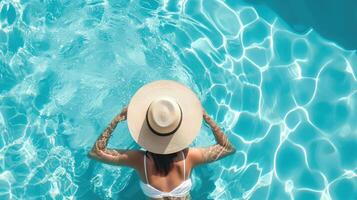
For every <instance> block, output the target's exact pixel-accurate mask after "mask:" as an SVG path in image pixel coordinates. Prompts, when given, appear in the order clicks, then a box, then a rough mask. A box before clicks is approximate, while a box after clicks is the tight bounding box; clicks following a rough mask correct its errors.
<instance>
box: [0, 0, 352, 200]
mask: <svg viewBox="0 0 357 200" xmlns="http://www.w3.org/2000/svg"><path fill="white" fill-rule="evenodd" d="M0 5H1V6H0V8H1V9H0V21H1V30H0V59H1V66H0V100H1V101H0V132H1V137H0V199H73V198H75V199H129V198H133V197H135V199H143V198H144V196H143V194H142V192H141V191H140V189H139V187H138V186H139V182H138V181H139V179H138V176H137V175H136V174H135V173H133V170H131V169H129V168H124V167H113V166H109V165H105V164H102V163H98V162H96V161H93V160H89V159H88V158H87V156H86V155H87V152H88V151H89V148H90V147H91V145H92V144H93V143H94V141H95V139H96V138H97V137H98V136H99V134H100V133H101V131H102V130H103V129H104V128H105V127H106V125H107V124H108V123H109V122H110V120H111V119H112V118H113V117H114V116H115V115H116V114H117V113H118V112H119V111H120V110H121V108H122V106H123V105H125V104H126V103H128V102H129V100H130V97H131V96H132V95H133V93H134V92H135V91H136V90H137V89H138V88H139V87H141V86H142V85H143V84H145V83H148V82H150V81H153V80H158V79H171V80H176V81H180V82H182V83H185V84H186V85H188V86H189V87H191V88H192V89H193V90H194V91H195V92H196V93H197V94H198V96H199V98H200V99H201V101H202V103H203V105H204V107H205V108H206V110H207V111H208V113H210V114H211V115H212V116H214V118H215V119H216V120H217V122H218V123H220V124H221V125H222V127H223V129H224V130H225V132H226V134H227V135H228V137H229V138H230V139H231V140H232V142H233V144H234V145H235V146H236V148H237V149H238V151H237V153H236V154H234V155H233V156H230V157H227V158H225V159H223V160H221V161H219V162H215V163H212V164H209V165H206V166H202V167H199V168H197V169H195V171H194V172H193V175H192V179H193V184H194V188H193V191H192V192H191V195H192V198H193V199H274V200H275V199H283V200H284V199H296V200H300V199H304V200H306V199H308V200H314V199H324V200H327V199H343V200H345V199H357V175H356V173H357V131H356V130H357V129H356V128H357V123H356V121H357V111H356V109H357V93H356V89H357V81H356V76H357V54H356V51H353V50H345V49H343V48H342V47H340V46H339V45H337V44H335V43H333V42H331V41H328V40H326V39H324V38H322V37H321V36H320V35H319V34H318V33H317V32H316V31H315V30H313V29H309V30H307V31H306V32H304V33H300V32H299V33H298V32H296V31H294V30H293V29H292V28H291V27H290V26H288V25H287V24H286V23H285V22H284V21H283V20H282V19H281V18H280V16H279V15H277V14H276V13H275V12H273V11H272V10H270V9H269V8H267V7H266V8H264V9H262V8H261V7H259V6H255V5H253V4H248V3H246V2H243V1H237V2H235V1H226V2H223V1H214V0H209V1H208V0H207V1H204V3H203V0H201V1H196V0H192V1H175V0H173V1H168V0H165V1H149V0H147V1H139V0H133V1H130V2H129V1H124V0H123V1H118V0H105V1H104V0H102V1H101V0H87V1H82V0H80V1H70V0H51V1H35V0H34V1H27V0H21V1H9V0H4V1H1V2H0ZM213 142H214V138H213V136H212V135H211V134H210V132H209V130H208V129H207V128H205V127H204V128H203V129H202V132H201V133H200V135H199V137H198V138H197V139H196V140H195V141H194V143H193V144H192V146H205V145H210V144H213ZM109 146H110V147H117V148H138V146H137V145H136V144H135V143H134V142H133V140H132V139H131V138H130V135H129V133H128V130H127V125H126V124H125V123H124V124H120V125H119V126H118V128H117V130H116V131H115V133H114V136H113V137H112V139H111V141H110V143H109Z"/></svg>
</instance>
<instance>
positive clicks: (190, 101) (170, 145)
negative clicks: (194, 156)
mask: <svg viewBox="0 0 357 200" xmlns="http://www.w3.org/2000/svg"><path fill="white" fill-rule="evenodd" d="M127 122H128V128H129V131H130V134H131V136H132V137H133V139H134V140H135V141H136V142H137V143H138V144H139V145H140V146H142V147H143V148H144V149H146V150H148V151H150V152H153V153H158V154H170V153H174V152H177V151H180V150H182V149H184V148H186V147H187V146H189V145H190V144H191V142H192V141H193V140H194V139H195V137H196V136H197V134H198V133H199V131H200V128H201V125H202V106H201V102H200V101H199V99H198V98H197V96H196V95H195V93H194V92H192V91H191V90H190V89H189V88H187V87H186V86H184V85H182V84H180V83H178V82H175V81H170V80H159V81H154V82H151V83H148V84H146V85H144V86H143V87H141V88H140V89H139V90H138V91H137V92H136V93H135V95H134V96H133V97H132V99H131V101H130V103H129V106H128V113H127Z"/></svg>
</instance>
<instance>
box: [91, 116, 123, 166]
mask: <svg viewBox="0 0 357 200" xmlns="http://www.w3.org/2000/svg"><path fill="white" fill-rule="evenodd" d="M122 120H123V117H122V116H120V115H118V116H116V117H115V118H114V119H113V120H112V121H111V122H110V124H109V125H108V127H107V128H105V130H104V131H103V133H102V134H101V135H100V136H99V137H98V139H97V140H96V142H95V144H94V145H93V147H92V150H91V152H92V153H93V154H96V155H98V156H105V157H106V159H109V160H108V161H109V162H110V161H112V162H115V161H116V159H119V156H120V153H119V152H118V151H117V150H114V149H107V145H108V141H109V139H110V137H111V136H112V133H113V131H114V129H115V128H116V126H117V125H118V123H119V122H120V121H122Z"/></svg>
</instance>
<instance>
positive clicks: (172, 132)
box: [146, 106, 182, 136]
mask: <svg viewBox="0 0 357 200" xmlns="http://www.w3.org/2000/svg"><path fill="white" fill-rule="evenodd" d="M179 108H180V113H181V115H180V121H179V123H178V125H177V127H176V128H175V129H174V130H172V131H170V132H168V133H160V132H157V131H156V130H155V129H153V128H152V127H151V125H150V122H149V120H148V114H149V109H147V111H146V123H147V124H148V126H149V129H150V131H151V132H153V133H154V134H156V135H158V136H168V135H172V134H174V133H175V132H176V131H177V129H179V128H180V125H181V122H182V110H181V107H180V106H179Z"/></svg>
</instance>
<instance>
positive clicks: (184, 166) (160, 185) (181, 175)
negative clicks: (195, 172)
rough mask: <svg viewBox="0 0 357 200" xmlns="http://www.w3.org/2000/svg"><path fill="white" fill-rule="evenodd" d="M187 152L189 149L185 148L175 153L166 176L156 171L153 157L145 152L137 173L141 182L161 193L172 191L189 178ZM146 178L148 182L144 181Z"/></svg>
mask: <svg viewBox="0 0 357 200" xmlns="http://www.w3.org/2000/svg"><path fill="white" fill-rule="evenodd" d="M188 150H189V149H188V148H186V149H185V150H182V151H180V152H178V153H177V155H176V156H175V158H174V160H173V163H172V167H171V169H170V171H169V172H168V174H167V175H163V174H162V173H161V172H160V171H159V170H157V169H156V167H155V163H154V159H153V156H152V154H151V153H150V152H147V154H146V155H145V153H144V154H143V161H142V163H143V164H142V168H141V169H140V171H139V175H140V177H141V180H145V183H146V184H149V185H151V186H152V187H154V188H156V189H158V190H160V191H162V192H170V191H172V190H173V189H175V188H176V187H177V186H179V185H180V184H181V183H182V182H184V181H185V180H186V179H189V178H190V174H191V165H190V163H189V162H188V161H187V153H188ZM145 157H146V158H145ZM145 162H146V163H145ZM145 164H146V165H145ZM145 166H146V176H145ZM146 178H147V180H148V182H147V181H146Z"/></svg>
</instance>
